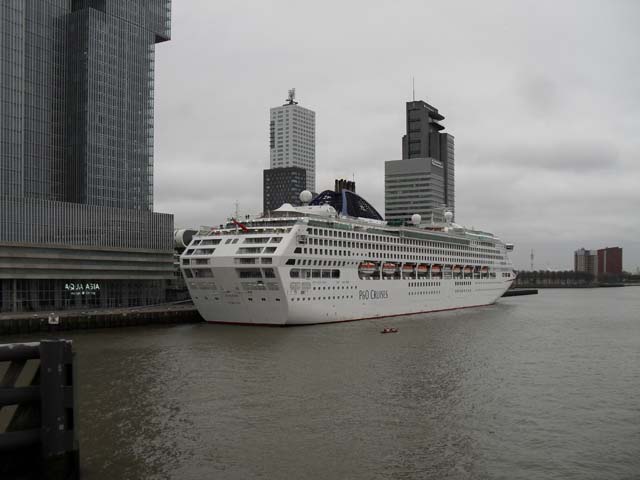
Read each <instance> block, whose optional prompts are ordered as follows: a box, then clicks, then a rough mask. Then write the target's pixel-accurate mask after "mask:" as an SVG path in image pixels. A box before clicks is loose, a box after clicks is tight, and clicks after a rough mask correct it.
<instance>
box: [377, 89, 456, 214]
mask: <svg viewBox="0 0 640 480" xmlns="http://www.w3.org/2000/svg"><path fill="white" fill-rule="evenodd" d="M406 108H407V110H406V113H407V115H406V134H405V135H404V136H403V137H402V160H391V161H388V162H385V216H386V219H387V220H389V221H392V222H396V223H397V222H406V221H408V220H409V219H410V218H411V215H413V214H414V213H418V214H420V215H421V216H422V217H423V218H424V219H428V218H429V217H430V216H432V215H436V216H441V214H442V207H444V206H446V208H447V209H448V210H450V211H451V212H453V213H454V214H455V157H454V153H455V152H454V148H455V143H454V138H453V135H451V134H448V133H443V132H442V130H444V128H445V127H444V126H443V125H442V124H441V123H440V122H441V121H442V120H444V117H443V116H442V115H441V114H440V113H439V112H438V109H437V108H435V107H433V106H431V105H429V104H428V103H426V102H424V101H422V100H414V101H411V102H407V106H406Z"/></svg>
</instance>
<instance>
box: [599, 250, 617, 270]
mask: <svg viewBox="0 0 640 480" xmlns="http://www.w3.org/2000/svg"><path fill="white" fill-rule="evenodd" d="M598 275H622V248H620V247H607V248H601V249H599V250H598Z"/></svg>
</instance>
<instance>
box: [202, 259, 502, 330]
mask: <svg viewBox="0 0 640 480" xmlns="http://www.w3.org/2000/svg"><path fill="white" fill-rule="evenodd" d="M225 270H226V269H225ZM276 271H277V272H278V278H276V279H273V281H272V282H267V289H265V290H254V291H244V290H243V289H242V288H241V285H240V283H241V282H239V281H237V280H236V277H237V275H236V274H235V271H234V269H232V268H230V269H228V271H227V272H224V271H223V270H222V269H221V270H218V271H217V276H216V281H215V282H192V285H194V284H195V285H197V284H198V283H204V284H205V285H203V287H204V288H196V289H192V298H193V301H194V303H195V305H196V307H197V308H198V310H199V312H200V314H201V315H202V317H203V318H204V320H205V321H207V322H212V323H234V324H245V325H247V324H248V325H280V326H285V325H311V324H318V323H332V322H346V321H354V320H364V319H375V318H383V317H393V316H401V315H411V314H418V313H427V312H437V311H445V310H455V309H461V308H470V307H478V306H483V305H490V304H492V303H495V301H496V300H497V299H499V298H500V297H501V296H502V294H503V293H504V292H505V291H506V290H507V289H508V288H509V286H510V285H511V280H509V281H505V280H502V279H489V278H486V279H453V278H452V279H429V278H425V279H422V278H418V279H401V280H362V279H360V278H358V275H357V273H356V270H355V268H354V269H352V271H351V272H348V273H347V275H343V277H347V278H341V279H340V280H335V281H334V280H331V279H327V280H322V279H318V280H314V279H310V280H308V281H306V280H302V281H295V282H294V281H289V279H288V278H287V277H288V269H285V268H283V269H276ZM349 273H351V275H349ZM212 287H213V288H212Z"/></svg>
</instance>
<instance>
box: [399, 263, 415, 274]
mask: <svg viewBox="0 0 640 480" xmlns="http://www.w3.org/2000/svg"><path fill="white" fill-rule="evenodd" d="M415 268H416V267H415V265H413V264H411V263H405V264H404V265H402V273H413V271H414V270H415Z"/></svg>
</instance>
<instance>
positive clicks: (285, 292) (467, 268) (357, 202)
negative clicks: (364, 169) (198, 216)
mask: <svg viewBox="0 0 640 480" xmlns="http://www.w3.org/2000/svg"><path fill="white" fill-rule="evenodd" d="M301 199H302V200H303V202H305V203H307V204H306V205H303V206H301V207H293V206H291V205H289V204H284V205H283V206H282V207H280V208H279V209H277V210H276V211H274V212H271V213H270V214H269V215H268V216H264V215H263V216H261V217H258V218H248V219H245V220H242V221H239V220H237V219H231V220H230V221H229V222H228V223H227V224H226V225H221V226H220V228H203V229H201V230H200V232H199V233H198V234H197V235H195V236H194V237H193V240H192V241H191V243H190V244H189V246H188V247H187V249H186V250H185V251H184V253H183V255H182V256H181V258H180V264H181V269H182V272H183V275H184V277H185V280H186V283H187V286H188V288H189V291H190V293H191V297H192V299H193V301H194V304H195V305H196V307H197V308H198V310H199V312H200V314H201V315H202V317H203V318H204V319H205V320H206V321H208V322H218V323H241V324H262V325H300V324H314V323H327V322H341V321H350V320H360V319H369V318H380V317H387V316H397V315H409V314H415V313H423V312H433V311H440V310H451V309H457V308H467V307H474V306H480V305H489V304H492V303H494V302H495V301H496V300H497V299H498V298H500V297H501V296H502V294H503V293H504V292H505V291H506V290H507V289H508V288H509V286H510V285H511V283H512V282H513V281H514V280H515V274H514V271H513V268H512V265H511V261H510V260H509V257H508V254H507V252H508V251H509V250H511V249H512V248H513V247H512V245H509V244H505V243H504V242H502V241H501V240H500V239H498V238H497V237H495V236H494V235H492V234H490V233H487V232H481V231H477V230H472V229H467V228H464V227H462V226H459V225H456V224H454V223H451V221H450V214H449V215H445V218H447V221H445V222H444V223H442V224H433V223H426V224H423V223H422V219H421V218H419V215H414V216H413V218H412V221H413V223H414V225H413V226H398V227H394V226H389V225H387V223H386V222H385V221H384V220H382V217H381V216H380V215H379V214H378V212H377V211H376V210H375V209H374V208H373V207H372V206H371V205H370V204H369V203H368V202H367V201H366V200H364V199H363V198H362V197H360V196H358V195H356V194H355V193H353V192H350V191H348V190H343V191H341V192H332V191H329V190H328V191H325V192H322V193H321V194H319V195H318V196H316V197H315V198H314V199H313V200H311V194H310V193H309V192H303V193H302V194H301Z"/></svg>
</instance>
